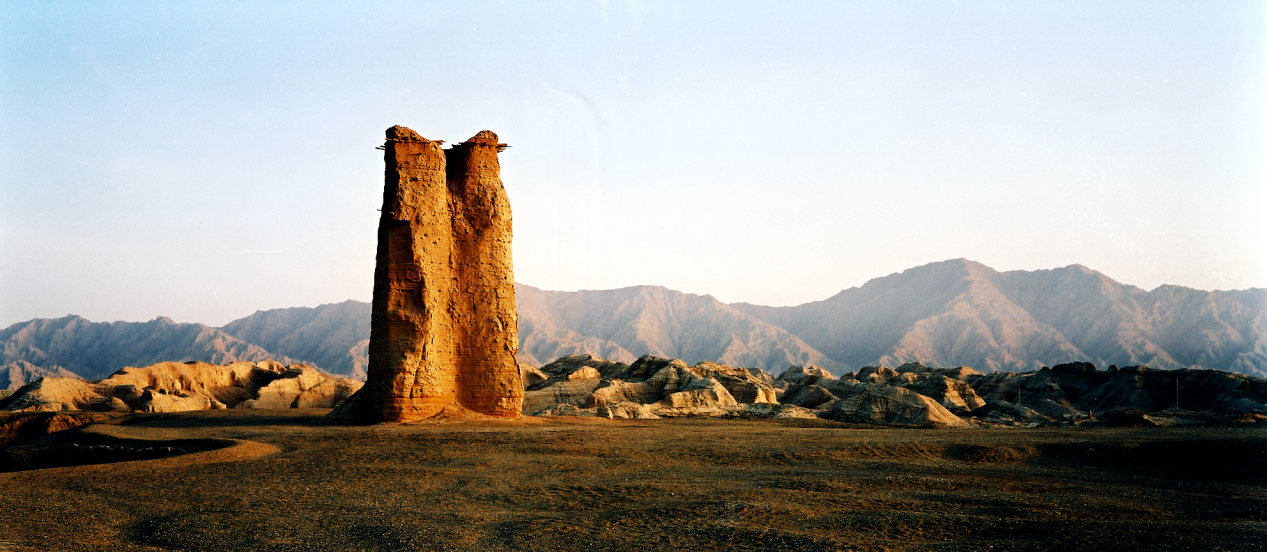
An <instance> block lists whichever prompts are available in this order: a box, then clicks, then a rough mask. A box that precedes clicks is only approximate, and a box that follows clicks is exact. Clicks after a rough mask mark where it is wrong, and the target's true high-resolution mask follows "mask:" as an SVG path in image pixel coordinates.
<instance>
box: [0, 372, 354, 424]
mask: <svg viewBox="0 0 1267 552" xmlns="http://www.w3.org/2000/svg"><path fill="white" fill-rule="evenodd" d="M360 386H361V382H359V381H356V380H352V379H349V378H335V377H333V376H331V375H329V374H326V373H323V372H321V371H319V370H317V369H315V368H313V367H311V366H307V365H303V364H292V365H290V366H283V365H282V364H281V363H278V362H275V361H270V360H266V361H262V362H258V363H256V362H233V363H230V364H225V365H222V366H216V365H213V364H207V363H204V362H160V363H158V364H155V365H152V366H147V367H144V368H124V369H122V370H119V371H118V372H116V373H115V374H114V375H112V376H110V377H108V378H106V379H103V380H99V381H86V380H81V379H78V378H66V377H46V378H42V379H40V380H37V381H35V382H32V383H29V384H27V385H25V386H23V387H22V388H20V389H18V390H17V391H16V392H15V393H14V394H13V395H11V396H9V397H6V398H4V399H0V410H9V411H20V412H62V411H92V412H184V411H190V410H211V409H222V408H254V409H276V408H332V407H334V406H337V405H338V404H339V403H341V402H342V401H344V400H346V399H347V398H348V397H349V396H350V395H351V394H352V393H354V392H355V391H356V390H357V389H359V388H360Z"/></svg>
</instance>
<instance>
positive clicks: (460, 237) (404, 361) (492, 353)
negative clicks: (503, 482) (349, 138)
mask: <svg viewBox="0 0 1267 552" xmlns="http://www.w3.org/2000/svg"><path fill="white" fill-rule="evenodd" d="M441 143H442V142H440V141H436V140H427V139H426V138H423V137H422V136H420V135H418V133H416V132H414V131H412V130H410V129H408V128H405V127H401V126H395V127H392V128H390V129H388V130H387V143H386V145H385V146H384V150H385V155H384V160H385V162H386V166H387V169H386V178H385V180H386V185H385V188H384V190H383V209H382V215H381V218H380V219H379V227H378V257H377V265H376V267H375V269H374V301H373V306H372V313H371V316H370V343H369V370H368V376H367V378H366V383H365V386H364V387H363V388H362V389H361V391H359V392H358V393H357V394H355V395H353V396H352V397H351V398H350V399H349V400H348V401H347V402H345V403H343V405H341V406H340V407H339V408H336V409H335V410H334V411H333V412H331V413H330V418H331V419H332V420H335V421H342V422H351V423H378V422H411V421H417V420H421V419H424V418H428V417H431V416H434V415H436V414H438V413H440V412H441V411H442V410H445V409H447V408H451V407H458V408H463V409H467V410H471V411H475V412H478V413H481V414H487V415H492V416H502V417H513V416H519V412H520V406H521V404H522V401H523V386H522V384H521V380H520V373H519V365H518V363H517V362H516V360H515V353H516V351H517V349H518V345H519V343H518V337H517V333H518V326H519V323H518V316H517V314H516V308H515V285H514V273H513V271H512V269H511V250H510V245H511V216H510V202H509V201H508V200H507V198H506V191H505V189H504V188H503V187H502V183H501V176H500V172H501V169H500V166H499V165H498V162H497V153H498V152H499V151H501V150H502V149H503V148H504V147H505V145H504V144H499V143H498V142H497V135H496V134H493V133H492V132H489V131H487V130H485V131H481V132H480V133H479V134H476V135H475V137H473V138H471V139H470V140H468V141H466V142H462V143H460V144H458V145H456V146H453V147H452V148H449V149H447V150H445V149H442V148H441Z"/></svg>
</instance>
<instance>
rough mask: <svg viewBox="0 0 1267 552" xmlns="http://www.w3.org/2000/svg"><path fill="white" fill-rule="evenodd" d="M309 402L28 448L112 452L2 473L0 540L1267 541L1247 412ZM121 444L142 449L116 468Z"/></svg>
mask: <svg viewBox="0 0 1267 552" xmlns="http://www.w3.org/2000/svg"><path fill="white" fill-rule="evenodd" d="M322 414H324V411H320V410H317V411H314V410H306V411H240V410H228V411H204V412H191V413H181V414H145V415H129V416H125V417H122V418H118V419H112V420H108V421H106V422H103V423H98V424H93V425H89V426H85V427H82V428H79V429H75V430H70V431H66V432H62V433H58V434H53V435H49V436H46V437H43V438H40V439H37V440H35V441H31V442H28V443H26V444H24V445H22V446H23V447H25V449H23V450H27V451H30V450H43V451H44V454H42V455H39V454H37V455H28V456H27V457H28V458H33V459H35V460H31V461H32V462H44V464H42V465H60V466H65V465H67V464H75V463H79V462H91V461H102V460H109V461H111V462H112V463H100V464H92V465H79V466H69V467H54V468H47V469H33V470H31V469H28V470H24V471H12V472H8V473H0V551H27V550H263V551H273V550H277V551H282V550H367V551H368V550H894V551H896V550H946V551H959V550H964V551H967V550H1062V551H1067V550H1267V430H1264V429H1262V428H1261V427H1259V426H1257V425H1249V426H1243V427H1233V426H1229V427H1217V428H1210V427H1205V428H1147V429H1143V428H1141V429H1126V428H1118V429H1108V428H1098V429H1082V428H1065V429H1012V430H1003V429H991V430H980V429H972V430H934V429H906V428H892V427H875V426H856V425H846V424H838V423H834V422H826V421H816V420H788V421H777V420H775V421H772V420H606V419H594V418H524V419H520V420H514V421H488V420H467V421H450V422H448V423H424V424H415V425H387V426H362V427H348V426H330V425H324V424H322V423H321V420H320V416H321V415H322ZM137 443H142V445H138V444H137ZM171 443H176V445H172V444H171ZM41 447H43V448H42V449H41ZM128 447H133V448H134V449H135V450H137V451H142V452H138V454H145V455H147V456H145V457H144V459H137V460H132V461H122V462H119V460H128V459H127V458H126V457H125V456H126V451H127V450H129V449H128ZM182 447H183V449H184V450H182ZM168 450H170V451H174V452H171V454H178V453H180V452H189V453H188V454H179V455H169V456H162V454H161V451H168ZM49 451H52V452H49ZM101 451H107V452H108V454H105V453H102V452H101ZM121 451H122V452H121ZM155 451H160V452H158V453H156V452H155ZM103 454H104V455H103ZM94 455H96V456H94ZM155 456H161V457H159V458H155ZM24 467H35V465H26V466H24Z"/></svg>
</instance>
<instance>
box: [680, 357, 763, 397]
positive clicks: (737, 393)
mask: <svg viewBox="0 0 1267 552" xmlns="http://www.w3.org/2000/svg"><path fill="white" fill-rule="evenodd" d="M691 371H692V372H694V373H696V374H698V375H700V376H702V377H706V378H712V379H714V380H717V382H718V383H721V384H722V386H723V387H725V388H726V390H727V391H729V392H730V395H731V396H732V397H734V399H735V401H737V402H741V403H752V404H756V403H777V402H778V396H777V395H776V394H775V392H774V387H773V386H772V385H770V384H769V383H768V382H766V381H763V380H762V379H761V378H759V377H757V376H755V375H753V373H752V372H750V371H748V370H747V369H744V368H733V367H730V366H726V365H724V364H717V363H716V362H700V363H698V364H696V365H695V366H692V367H691Z"/></svg>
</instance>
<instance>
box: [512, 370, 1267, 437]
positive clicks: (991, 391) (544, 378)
mask: <svg viewBox="0 0 1267 552" xmlns="http://www.w3.org/2000/svg"><path fill="white" fill-rule="evenodd" d="M520 369H521V374H523V380H524V382H525V387H526V390H525V393H524V407H523V413H524V414H527V415H536V416H559V415H569V416H603V417H609V418H659V417H684V416H685V417H691V416H695V417H752V416H761V417H818V418H823V419H827V420H834V421H838V422H849V423H866V424H896V425H907V426H922V427H950V428H955V427H998V426H1017V425H1025V426H1031V427H1032V426H1038V425H1082V424H1104V425H1134V426H1147V425H1183V424H1199V423H1227V422H1257V421H1260V420H1264V419H1267V379H1263V378H1253V377H1249V376H1245V375H1242V374H1231V373H1227V372H1220V371H1215V370H1156V369H1152V368H1148V367H1145V366H1132V367H1128V368H1122V369H1118V368H1117V367H1116V366H1113V367H1110V368H1109V370H1106V371H1102V370H1099V369H1097V368H1096V367H1095V366H1094V365H1092V364H1089V363H1071V364H1062V365H1058V366H1055V367H1052V368H1043V369H1042V370H1039V371H1036V372H1030V373H1019V374H1018V373H1012V372H996V373H992V374H982V373H981V372H978V371H976V370H974V369H972V368H968V367H966V366H965V367H959V368H949V369H946V368H931V367H928V366H924V365H922V364H919V363H907V364H904V365H902V366H899V367H898V368H896V369H892V368H887V367H884V366H867V367H864V368H862V369H861V370H859V371H858V372H856V373H852V372H851V373H848V374H845V375H844V376H843V377H840V378H837V377H835V376H833V375H832V374H831V373H830V372H828V371H826V370H823V369H822V368H818V367H815V366H793V367H791V368H789V369H788V370H787V371H785V372H783V373H782V374H780V375H779V376H778V377H777V378H775V377H772V376H771V375H770V374H768V373H766V372H763V371H761V370H757V369H752V368H735V367H731V366H726V365H722V364H717V363H712V362H700V363H698V364H695V365H693V366H688V365H687V364H686V363H685V362H683V361H681V360H676V359H668V358H661V357H655V356H651V355H646V356H643V357H642V358H639V359H638V360H636V361H634V362H633V363H632V364H624V363H621V362H612V361H609V360H605V359H601V358H597V357H594V356H593V355H588V354H586V355H572V356H567V357H563V358H561V359H559V360H556V361H554V362H552V363H550V364H547V365H545V366H543V367H541V368H540V369H537V368H533V367H532V366H529V365H522V366H521V368H520ZM1176 396H1177V400H1178V405H1179V408H1182V410H1179V409H1178V408H1176V404H1175V401H1176Z"/></svg>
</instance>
